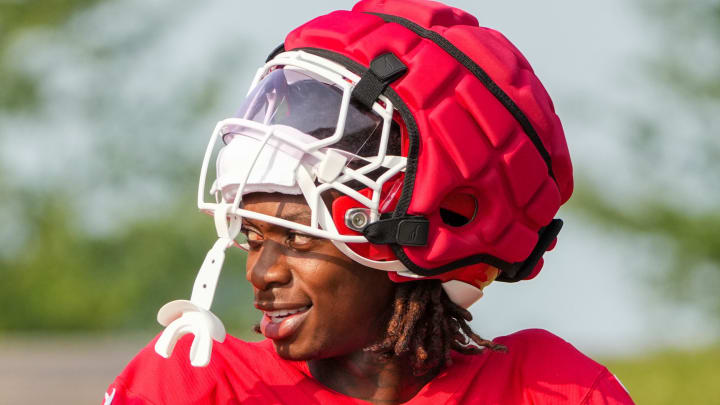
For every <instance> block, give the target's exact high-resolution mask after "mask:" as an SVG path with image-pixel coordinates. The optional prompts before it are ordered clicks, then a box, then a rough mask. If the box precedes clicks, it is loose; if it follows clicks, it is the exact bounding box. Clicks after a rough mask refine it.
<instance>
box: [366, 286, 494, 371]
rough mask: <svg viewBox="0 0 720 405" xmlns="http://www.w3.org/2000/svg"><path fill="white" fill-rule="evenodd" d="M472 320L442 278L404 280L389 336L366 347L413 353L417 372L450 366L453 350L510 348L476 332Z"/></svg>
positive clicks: (383, 351)
mask: <svg viewBox="0 0 720 405" xmlns="http://www.w3.org/2000/svg"><path fill="white" fill-rule="evenodd" d="M471 320H472V315H471V314H470V312H469V311H468V310H466V309H465V308H463V307H461V306H459V305H457V304H455V303H454V302H452V301H451V300H450V298H449V297H448V296H447V294H446V293H445V291H444V290H443V288H442V284H441V282H440V281H439V280H418V281H412V282H406V283H400V284H398V285H397V287H396V289H395V299H394V303H393V313H392V315H391V317H390V321H389V322H388V326H387V330H386V333H385V337H384V338H383V340H382V341H380V342H378V343H376V344H374V345H372V346H370V347H368V348H366V349H365V350H368V351H372V352H375V353H379V354H386V355H388V356H402V355H409V356H410V359H411V362H412V367H413V372H414V374H415V375H423V374H426V373H428V372H430V371H433V370H439V369H442V368H445V367H448V366H450V365H451V364H452V360H451V358H450V353H451V351H452V350H455V351H456V352H459V353H463V354H477V353H480V352H482V351H483V348H487V349H490V350H494V351H507V349H506V348H505V346H503V345H499V344H496V343H493V342H492V341H490V340H486V339H483V338H481V337H480V336H478V335H477V334H476V333H475V332H473V330H472V329H471V328H470V326H469V325H468V324H467V322H469V321H471Z"/></svg>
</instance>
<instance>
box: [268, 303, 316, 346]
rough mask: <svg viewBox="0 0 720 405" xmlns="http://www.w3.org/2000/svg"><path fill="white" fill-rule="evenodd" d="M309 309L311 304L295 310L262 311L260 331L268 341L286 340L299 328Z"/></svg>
mask: <svg viewBox="0 0 720 405" xmlns="http://www.w3.org/2000/svg"><path fill="white" fill-rule="evenodd" d="M311 309H312V304H311V305H305V306H303V307H300V308H295V309H279V310H275V311H263V317H262V320H261V321H260V331H261V332H262V334H263V335H265V337H266V338H268V339H273V340H279V339H285V338H288V337H290V336H291V335H293V334H294V333H295V332H296V331H297V330H298V329H299V328H300V326H301V325H302V324H303V322H304V321H305V319H306V318H307V316H308V314H309V313H310V312H311Z"/></svg>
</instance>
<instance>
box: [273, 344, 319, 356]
mask: <svg viewBox="0 0 720 405" xmlns="http://www.w3.org/2000/svg"><path fill="white" fill-rule="evenodd" d="M273 346H274V347H275V352H277V354H278V356H280V357H281V358H282V359H284V360H291V361H307V360H314V359H317V358H319V356H318V355H317V350H312V349H310V348H303V346H304V345H302V342H297V339H292V340H289V339H288V340H273Z"/></svg>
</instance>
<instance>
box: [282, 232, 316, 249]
mask: <svg viewBox="0 0 720 405" xmlns="http://www.w3.org/2000/svg"><path fill="white" fill-rule="evenodd" d="M314 240H315V237H313V236H310V235H307V234H304V233H298V232H290V233H288V243H289V244H290V246H291V247H294V248H297V247H305V246H308V245H310V244H311V243H312V242H313V241H314Z"/></svg>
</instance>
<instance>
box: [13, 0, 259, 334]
mask: <svg viewBox="0 0 720 405" xmlns="http://www.w3.org/2000/svg"><path fill="white" fill-rule="evenodd" d="M138 4H142V3H138ZM113 7H119V8H120V11H122V7H124V6H123V5H118V2H108V1H102V0H52V1H43V2H36V1H13V2H0V152H2V153H3V154H4V156H5V157H7V159H0V190H1V191H0V222H1V223H2V224H3V225H2V227H0V241H1V243H0V307H2V308H3V310H2V312H0V332H2V331H71V330H110V329H115V330H117V329H138V328H142V329H147V328H153V327H155V328H156V329H157V330H159V328H160V327H159V325H156V324H154V323H153V321H152V320H153V319H154V318H155V314H156V312H157V310H158V309H159V308H160V306H162V305H163V304H164V303H166V302H168V301H170V300H172V299H183V298H185V299H187V298H189V296H190V292H191V289H192V284H193V280H194V278H195V275H196V273H197V269H198V268H199V266H200V264H201V263H202V260H203V258H204V256H205V254H206V252H207V250H208V249H209V248H210V247H211V246H212V244H213V243H214V240H215V233H214V230H213V229H214V228H213V226H212V218H210V217H208V216H205V215H202V214H200V213H198V212H197V210H196V209H195V208H194V207H195V202H194V197H195V195H194V191H193V190H194V189H195V182H196V181H197V172H199V169H198V166H199V162H198V161H197V160H198V159H199V157H198V156H197V154H196V153H193V154H192V155H191V154H189V153H188V154H184V153H183V150H186V149H193V152H194V149H197V147H198V146H202V144H203V142H205V141H206V139H205V136H204V135H205V133H206V132H209V129H210V128H209V126H210V125H209V123H206V122H205V121H206V120H207V118H204V117H203V115H202V114H204V113H207V111H208V109H211V108H212V107H213V105H214V104H213V102H214V101H215V98H216V90H217V88H216V87H213V81H212V80H208V78H207V77H206V76H204V75H202V74H201V73H200V72H187V74H188V75H193V76H194V78H195V80H194V81H186V82H185V83H184V84H185V86H182V87H181V86H177V85H176V84H175V83H173V82H170V83H165V84H160V83H159V82H158V81H156V82H158V84H157V86H158V90H157V93H160V94H159V95H158V96H157V97H156V98H155V99H153V98H152V96H153V93H155V92H153V91H150V92H148V93H149V94H143V92H142V87H143V84H144V82H143V80H153V79H154V78H153V76H157V73H156V72H153V71H151V69H152V68H154V67H157V66H160V68H162V65H161V64H158V63H152V60H150V61H149V62H150V64H149V66H150V67H148V65H140V66H138V65H137V64H139V63H142V61H141V60H138V59H141V58H142V57H145V56H146V55H148V54H149V55H150V56H148V58H149V59H152V57H158V58H162V57H163V55H157V56H156V55H154V54H153V53H152V52H153V50H152V49H151V50H150V51H146V50H145V48H151V47H152V46H153V45H154V42H153V41H156V42H157V41H161V40H162V34H163V33H164V32H170V33H171V34H172V31H173V27H172V24H173V23H174V22H175V21H173V19H172V18H171V17H172V14H171V13H169V12H166V10H165V9H163V8H162V4H160V5H155V8H156V10H155V11H154V14H155V16H154V15H153V13H150V12H149V11H153V10H139V11H135V12H137V13H142V12H143V11H148V12H147V13H144V14H142V17H143V18H141V19H135V20H132V22H129V21H130V17H135V16H134V15H130V16H125V18H126V20H125V21H123V22H122V23H119V24H117V25H115V28H116V29H115V31H113V30H112V29H108V30H106V29H105V28H107V27H101V25H102V24H104V22H103V21H107V20H110V21H114V19H115V18H123V17H118V16H117V14H118V9H117V8H113ZM148 7H151V6H148ZM126 8H132V7H126ZM135 8H136V9H137V8H138V7H137V5H136V6H135ZM153 18H154V19H153ZM99 28H102V30H100V31H98V29H99ZM106 31H107V32H110V33H109V34H108V33H107V32H106ZM103 35H105V37H103ZM38 38H40V39H39V40H38ZM235 45H237V43H235ZM38 54H41V55H40V56H38ZM225 59H226V61H229V62H232V61H233V60H232V59H231V58H225ZM169 63H170V62H169ZM131 64H136V65H135V66H133V67H135V68H137V69H138V70H142V69H144V72H147V73H145V74H146V75H147V76H149V77H150V78H149V79H147V78H143V77H139V78H138V77H137V74H135V75H133V69H130V68H128V66H129V65H131ZM149 70H150V71H149ZM222 73H223V72H222V69H220V68H217V69H215V72H213V80H221V79H222ZM58 77H59V78H58ZM66 82H67V83H69V84H66ZM138 83H140V84H138ZM63 86H68V88H65V87H63ZM127 86H135V87H136V88H135V89H132V90H131V91H128V92H126V93H123V92H122V91H123V89H124V88H125V87H127ZM160 86H165V87H166V88H170V89H171V90H172V91H163V90H161V89H160V88H159V87H160ZM165 98H167V99H165ZM68 122H69V123H70V124H69V128H65V127H63V125H67V123H68ZM205 125H207V126H208V128H205ZM198 127H202V132H200V131H198V130H197V129H198ZM193 134H197V135H198V136H193V137H190V135H193ZM179 137H182V138H183V139H184V140H185V142H184V146H185V149H183V148H180V147H179V146H174V145H177V144H178V143H177V139H178V138H179ZM58 138H63V139H58ZM188 144H189V145H191V146H189V147H188V146H187V145H188ZM168 145H173V146H172V147H169V146H168ZM198 150H200V149H198ZM189 156H192V157H194V158H195V159H191V158H190V157H189ZM26 162H29V163H26ZM18 168H19V169H18ZM13 172H14V173H13ZM128 190H134V191H133V192H132V193H128ZM129 194H131V195H129ZM88 218H89V219H88ZM231 250H232V251H231V252H229V253H228V260H227V263H228V264H227V265H226V266H225V269H224V274H223V275H222V279H223V286H224V287H223V289H221V291H218V294H217V296H216V300H215V305H214V310H215V311H217V313H218V314H221V315H222V317H223V319H224V321H225V323H226V325H227V326H228V328H229V329H230V331H231V332H235V333H238V334H243V335H244V334H246V333H245V331H246V329H248V328H249V326H250V325H251V324H252V323H253V322H254V320H255V319H254V318H256V314H254V313H253V312H251V311H252V310H249V309H250V308H252V307H251V305H250V302H251V296H252V294H251V292H250V290H249V287H248V286H247V283H246V282H244V255H243V254H242V253H241V252H240V251H239V249H231Z"/></svg>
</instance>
